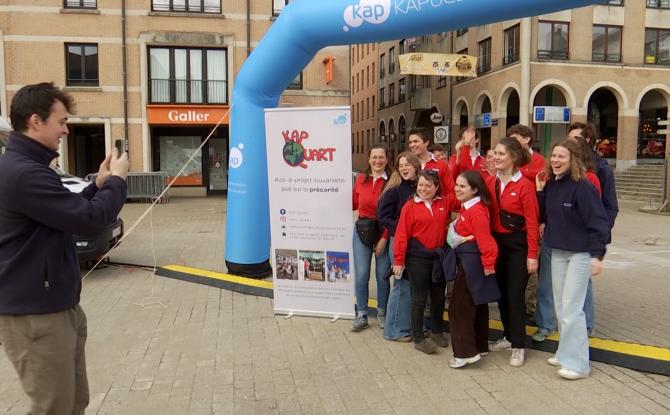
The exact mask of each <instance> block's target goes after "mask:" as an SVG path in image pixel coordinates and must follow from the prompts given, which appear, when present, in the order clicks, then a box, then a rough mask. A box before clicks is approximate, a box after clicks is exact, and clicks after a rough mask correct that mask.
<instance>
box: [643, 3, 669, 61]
mask: <svg viewBox="0 0 670 415" xmlns="http://www.w3.org/2000/svg"><path fill="white" fill-rule="evenodd" d="M669 1H670V0H669ZM644 63H647V64H652V65H670V30H668V29H646V30H645V32H644Z"/></svg>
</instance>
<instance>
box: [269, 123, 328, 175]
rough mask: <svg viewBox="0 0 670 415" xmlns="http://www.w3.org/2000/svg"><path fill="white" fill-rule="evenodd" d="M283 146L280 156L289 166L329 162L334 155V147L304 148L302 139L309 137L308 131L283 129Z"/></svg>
mask: <svg viewBox="0 0 670 415" xmlns="http://www.w3.org/2000/svg"><path fill="white" fill-rule="evenodd" d="M282 136H283V138H284V148H283V150H282V156H283V157H284V161H285V162H286V164H288V165H289V166H291V167H302V168H303V169H306V168H307V162H330V161H333V159H334V157H335V151H336V149H335V148H332V147H327V148H305V145H304V143H303V141H305V140H307V139H309V132H307V131H301V130H293V131H291V130H284V131H282Z"/></svg>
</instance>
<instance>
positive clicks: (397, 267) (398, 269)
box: [393, 265, 405, 279]
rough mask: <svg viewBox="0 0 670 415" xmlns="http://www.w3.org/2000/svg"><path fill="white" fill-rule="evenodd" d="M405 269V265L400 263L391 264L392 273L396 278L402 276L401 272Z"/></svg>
mask: <svg viewBox="0 0 670 415" xmlns="http://www.w3.org/2000/svg"><path fill="white" fill-rule="evenodd" d="M404 270H405V267H404V266H402V265H394V266H393V275H395V277H396V278H398V279H400V277H402V272H403V271H404Z"/></svg>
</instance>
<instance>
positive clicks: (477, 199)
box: [463, 196, 482, 210]
mask: <svg viewBox="0 0 670 415" xmlns="http://www.w3.org/2000/svg"><path fill="white" fill-rule="evenodd" d="M481 201H482V198H481V197H479V196H477V197H473V198H472V199H470V200H468V201H467V202H465V203H463V207H464V208H465V210H468V209H470V208H471V207H473V206H474V205H476V204H477V203H479V202H481Z"/></svg>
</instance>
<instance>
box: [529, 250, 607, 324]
mask: <svg viewBox="0 0 670 415" xmlns="http://www.w3.org/2000/svg"><path fill="white" fill-rule="evenodd" d="M536 295H537V307H536V308H535V323H536V324H537V328H538V329H540V330H542V331H544V332H545V333H547V334H549V333H551V332H554V331H556V320H555V319H554V298H553V296H552V290H551V248H549V247H548V246H546V245H545V244H542V250H541V252H540V270H539V272H538V275H537V294H536ZM584 313H585V314H586V327H587V329H588V330H589V331H591V330H592V329H593V324H594V319H595V309H594V304H593V285H592V284H591V278H589V285H588V289H587V291H586V301H585V302H584Z"/></svg>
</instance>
